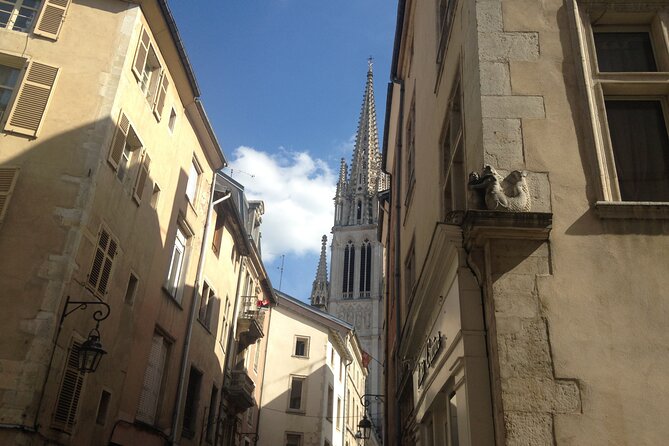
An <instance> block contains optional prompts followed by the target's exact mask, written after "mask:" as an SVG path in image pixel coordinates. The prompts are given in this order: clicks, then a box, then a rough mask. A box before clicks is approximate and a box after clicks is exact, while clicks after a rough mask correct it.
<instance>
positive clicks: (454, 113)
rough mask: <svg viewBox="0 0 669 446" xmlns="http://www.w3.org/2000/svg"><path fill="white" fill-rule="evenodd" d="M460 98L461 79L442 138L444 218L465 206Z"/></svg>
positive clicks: (451, 101)
mask: <svg viewBox="0 0 669 446" xmlns="http://www.w3.org/2000/svg"><path fill="white" fill-rule="evenodd" d="M461 96H462V92H461V90H460V79H459V78H456V80H455V82H454V87H453V92H452V93H451V98H450V100H449V104H448V110H447V112H446V119H445V121H444V128H443V130H442V136H441V160H442V161H441V175H440V182H441V194H442V203H441V208H442V209H441V210H442V218H444V219H446V217H447V216H448V214H449V213H450V212H452V211H455V210H464V209H465V207H466V204H465V200H466V186H465V168H464V148H463V145H464V140H463V134H462V106H461V104H462V99H461Z"/></svg>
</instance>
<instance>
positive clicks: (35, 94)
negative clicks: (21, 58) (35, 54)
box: [5, 61, 58, 136]
mask: <svg viewBox="0 0 669 446" xmlns="http://www.w3.org/2000/svg"><path fill="white" fill-rule="evenodd" d="M57 75H58V68H56V67H52V66H49V65H44V64H42V63H39V62H34V61H33V62H30V64H29V65H28V69H27V70H26V77H25V80H24V81H23V84H22V85H21V88H20V89H19V92H18V94H17V95H16V101H15V102H14V105H13V107H12V110H11V112H10V113H9V116H8V118H7V124H6V125H5V130H6V131H9V132H15V133H20V134H22V135H28V136H37V132H38V130H39V128H40V124H41V123H42V117H43V116H44V112H45V111H46V107H47V105H48V103H49V97H50V96H51V91H52V90H53V85H54V84H55V82H56V77H57Z"/></svg>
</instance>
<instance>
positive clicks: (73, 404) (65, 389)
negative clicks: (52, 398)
mask: <svg viewBox="0 0 669 446" xmlns="http://www.w3.org/2000/svg"><path fill="white" fill-rule="evenodd" d="M80 348H81V344H80V343H79V342H76V341H74V340H73V341H72V344H71V345H70V350H69V352H68V356H67V362H66V364H65V371H64V372H63V380H62V382H61V384H60V389H59V390H58V399H57V401H56V409H55V411H54V413H53V421H52V427H54V428H56V429H59V430H63V431H65V432H70V431H71V430H72V427H73V426H74V422H75V420H76V416H77V407H79V397H80V395H81V388H82V387H83V384H84V375H83V374H82V373H81V372H79V349H80Z"/></svg>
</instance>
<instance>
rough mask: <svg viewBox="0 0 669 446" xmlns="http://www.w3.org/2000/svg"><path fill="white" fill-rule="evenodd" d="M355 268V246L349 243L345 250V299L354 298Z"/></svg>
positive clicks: (343, 288)
mask: <svg viewBox="0 0 669 446" xmlns="http://www.w3.org/2000/svg"><path fill="white" fill-rule="evenodd" d="M354 267H355V246H353V242H352V241H349V242H348V243H347V244H346V247H345V248H344V277H343V285H342V292H343V297H344V299H351V298H352V297H353V275H354V271H355V270H354Z"/></svg>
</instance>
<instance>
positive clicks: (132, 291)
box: [123, 273, 139, 305]
mask: <svg viewBox="0 0 669 446" xmlns="http://www.w3.org/2000/svg"><path fill="white" fill-rule="evenodd" d="M138 283H139V279H138V278H137V276H135V275H134V274H133V273H130V277H128V285H127V286H126V288H125V298H124V299H123V301H124V302H125V303H126V304H128V305H132V304H133V303H134V302H135V295H136V294H137V284H138Z"/></svg>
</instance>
